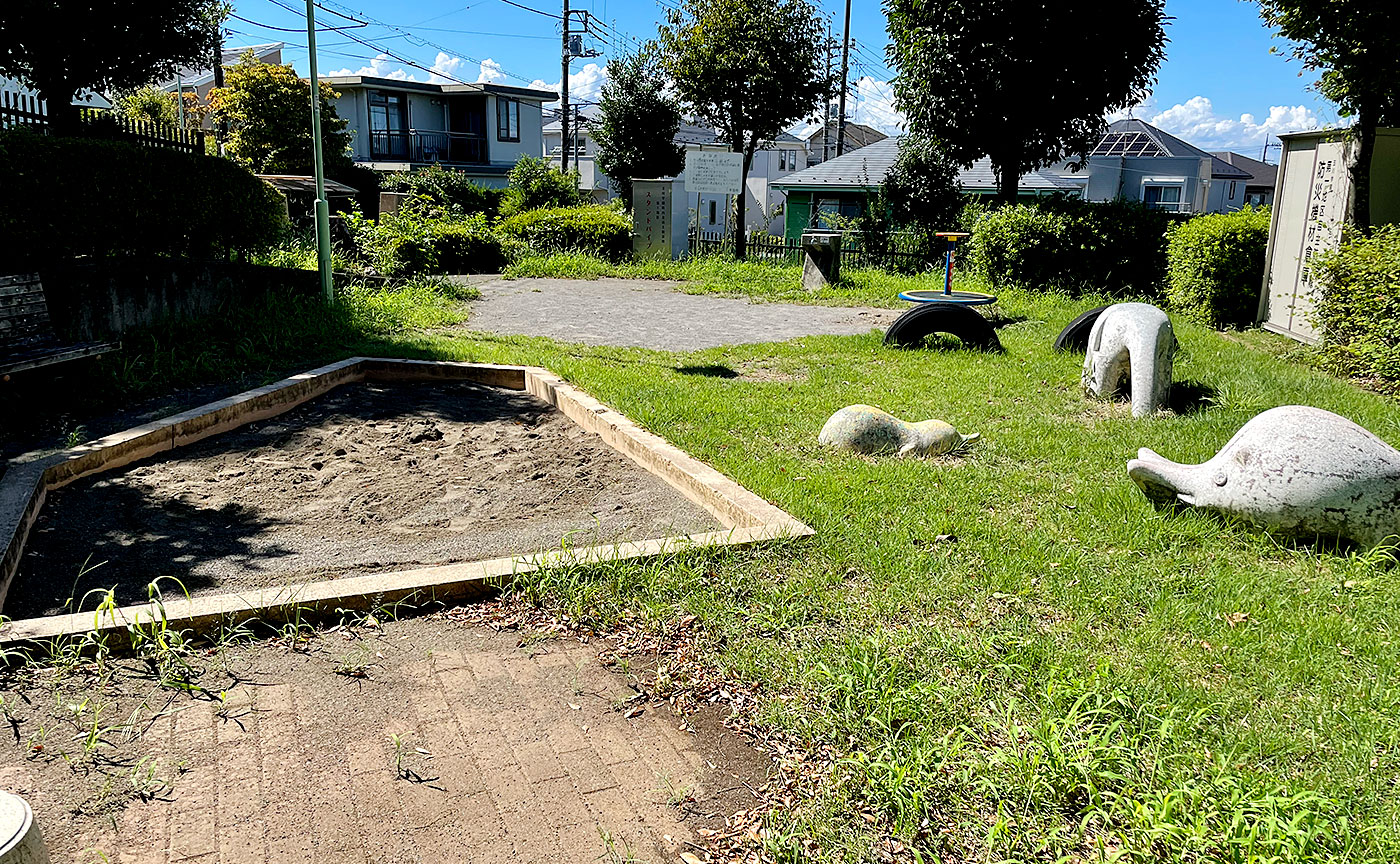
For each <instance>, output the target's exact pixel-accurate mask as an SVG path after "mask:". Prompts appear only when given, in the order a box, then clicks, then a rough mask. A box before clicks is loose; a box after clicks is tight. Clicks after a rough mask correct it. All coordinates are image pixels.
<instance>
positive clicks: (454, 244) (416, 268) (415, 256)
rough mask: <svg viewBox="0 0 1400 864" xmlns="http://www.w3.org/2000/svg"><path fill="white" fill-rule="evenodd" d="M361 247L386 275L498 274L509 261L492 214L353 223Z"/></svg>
mask: <svg viewBox="0 0 1400 864" xmlns="http://www.w3.org/2000/svg"><path fill="white" fill-rule="evenodd" d="M351 230H352V232H353V234H354V237H355V243H356V246H357V247H358V248H359V253H360V255H361V256H362V257H363V258H364V259H365V260H366V263H367V264H368V265H369V266H370V267H372V268H373V269H374V271H375V272H376V273H378V274H380V275H381V276H395V277H398V276H412V275H417V274H425V273H496V272H499V271H500V270H501V269H502V268H503V267H504V266H505V263H506V261H505V253H504V252H503V250H502V246H501V238H500V237H499V236H497V234H496V232H494V231H492V230H491V226H490V223H488V222H487V221H486V217H485V216H483V215H481V214H477V215H475V216H471V217H468V218H466V219H436V220H430V219H421V218H419V217H417V216H414V215H411V214H403V213H399V214H395V215H392V216H381V217H380V218H379V220H378V221H377V222H371V221H369V220H367V219H359V220H356V221H354V222H353V223H351Z"/></svg>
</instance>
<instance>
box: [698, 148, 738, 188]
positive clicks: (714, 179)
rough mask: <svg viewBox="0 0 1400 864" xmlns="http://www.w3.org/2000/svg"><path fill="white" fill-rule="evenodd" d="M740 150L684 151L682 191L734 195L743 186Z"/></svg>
mask: <svg viewBox="0 0 1400 864" xmlns="http://www.w3.org/2000/svg"><path fill="white" fill-rule="evenodd" d="M743 175H744V154H742V153H731V152H729V151H728V150H687V151H685V191H686V192H689V193H690V194H691V195H694V194H696V193H704V194H709V195H738V194H739V192H740V191H741V190H742V189H743V188H744V187H743Z"/></svg>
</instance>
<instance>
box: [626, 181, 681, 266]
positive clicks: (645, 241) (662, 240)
mask: <svg viewBox="0 0 1400 864" xmlns="http://www.w3.org/2000/svg"><path fill="white" fill-rule="evenodd" d="M672 183H673V181H671V180H633V181H632V231H633V234H632V252H633V253H634V254H636V256H637V257H638V258H665V259H668V260H669V259H671V258H673V257H675V256H674V252H673V250H672V248H671V245H672V239H671V234H672V231H671V186H672Z"/></svg>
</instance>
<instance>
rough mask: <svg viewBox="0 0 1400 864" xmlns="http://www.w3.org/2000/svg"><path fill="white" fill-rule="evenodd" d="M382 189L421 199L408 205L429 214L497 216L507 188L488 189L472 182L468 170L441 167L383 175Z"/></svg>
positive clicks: (434, 166)
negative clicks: (483, 214)
mask: <svg viewBox="0 0 1400 864" xmlns="http://www.w3.org/2000/svg"><path fill="white" fill-rule="evenodd" d="M379 188H380V189H382V190H383V191H385V192H406V193H409V194H410V195H413V196H415V197H417V198H419V199H421V201H420V202H415V203H414V204H411V205H409V206H410V209H412V208H414V207H417V208H419V209H421V210H424V211H427V212H429V213H430V215H438V216H441V215H444V214H452V215H456V216H459V217H460V216H471V215H473V214H475V213H485V214H486V215H487V216H495V215H496V211H497V210H498V209H499V208H500V206H501V197H502V196H503V195H505V190H504V189H487V188H486V187H485V186H479V185H477V184H476V183H474V182H472V179H471V178H470V177H468V176H467V174H466V172H465V171H454V170H452V169H450V168H443V167H442V166H441V165H430V166H428V167H427V168H424V169H423V170H421V171H410V172H402V171H394V172H386V173H384V174H383V175H381V179H380V183H379Z"/></svg>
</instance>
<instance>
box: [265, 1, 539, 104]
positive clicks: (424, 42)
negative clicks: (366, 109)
mask: <svg viewBox="0 0 1400 864" xmlns="http://www.w3.org/2000/svg"><path fill="white" fill-rule="evenodd" d="M269 2H271V3H273V4H275V5H277V6H278V7H280V8H282V9H285V10H287V11H288V12H291V13H293V14H300V13H299V12H298V11H297V10H296V9H294V8H292V7H291V6H289V5H287V4H286V3H285V2H283V0H269ZM314 5H315V6H316V8H318V9H322V10H325V11H326V12H329V13H331V14H332V15H336V16H338V17H340V18H344V19H345V20H347V21H350V22H352V23H355V24H366V25H373V26H376V27H383V28H384V29H386V30H392V31H394V32H395V33H397V34H399V35H401V36H403V37H404V38H406V39H408V40H409V42H410V43H412V44H414V45H417V46H418V47H426V48H433V49H436V50H438V51H441V52H442V53H444V54H446V55H448V56H449V57H454V56H455V57H460V58H461V59H463V60H466V61H468V62H471V63H476V64H477V65H483V64H484V62H485V61H483V60H481V59H479V58H476V57H472V56H471V55H469V54H463V53H461V52H460V51H456V50H453V49H450V48H447V47H445V46H443V45H440V44H438V43H436V42H433V41H432V40H430V39H425V38H423V37H422V36H418V35H416V34H414V33H412V32H410V31H409V30H407V29H405V28H403V27H398V26H395V25H393V24H387V23H385V22H383V21H378V20H376V19H374V18H371V17H370V16H368V15H365V14H364V13H363V12H358V11H356V10H354V9H351V8H350V7H349V6H345V5H343V4H340V3H336V2H334V0H325V2H321V0H315V4H314ZM332 7H339V8H332ZM341 10H344V11H341ZM347 13H348V14H347ZM355 16H359V17H355ZM345 35H346V37H347V38H349V39H351V40H353V41H355V42H358V43H360V44H361V45H364V46H365V47H367V48H373V49H374V50H376V51H379V52H380V53H381V54H385V55H386V56H388V57H389V58H390V59H393V60H395V61H397V62H399V63H402V64H404V65H405V66H411V67H413V68H414V69H419V70H422V71H424V72H427V73H428V74H430V75H437V76H438V77H440V78H446V79H447V80H448V81H451V82H453V83H456V84H466V83H468V82H466V81H463V80H461V79H459V78H456V77H454V76H452V75H449V74H447V73H445V72H442V71H441V70H438V69H433V68H431V67H428V66H424V65H422V64H421V63H418V62H416V61H414V60H410V59H408V58H406V57H403V56H402V55H400V54H397V53H395V52H393V51H390V50H389V49H386V48H384V47H383V46H382V45H376V44H374V43H373V42H370V41H368V40H366V39H362V38H360V37H358V36H356V35H355V34H353V33H346V34H345ZM378 38H389V37H388V36H380V37H378ZM492 63H493V65H494V66H495V68H496V69H498V70H500V72H501V73H502V74H504V75H506V76H508V77H511V78H514V79H516V80H518V81H523V82H525V83H526V84H532V83H534V80H535V79H533V78H527V77H525V76H524V75H520V74H517V73H515V72H512V71H510V70H509V69H506V68H505V67H503V66H501V65H500V64H499V63H495V61H492Z"/></svg>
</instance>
